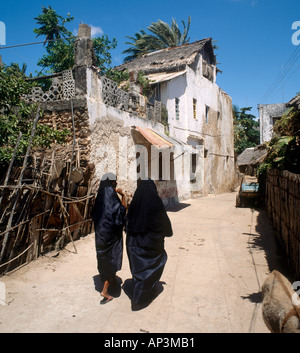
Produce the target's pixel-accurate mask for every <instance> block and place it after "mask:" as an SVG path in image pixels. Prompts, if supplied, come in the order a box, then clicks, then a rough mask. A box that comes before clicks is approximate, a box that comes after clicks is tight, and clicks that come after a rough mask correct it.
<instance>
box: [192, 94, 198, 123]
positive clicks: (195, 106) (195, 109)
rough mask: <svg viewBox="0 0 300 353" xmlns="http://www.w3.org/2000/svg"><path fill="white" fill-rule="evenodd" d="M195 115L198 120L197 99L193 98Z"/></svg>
mask: <svg viewBox="0 0 300 353" xmlns="http://www.w3.org/2000/svg"><path fill="white" fill-rule="evenodd" d="M193 117H194V119H195V120H197V99H195V98H194V99H193Z"/></svg>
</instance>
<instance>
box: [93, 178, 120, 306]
mask: <svg viewBox="0 0 300 353" xmlns="http://www.w3.org/2000/svg"><path fill="white" fill-rule="evenodd" d="M116 185H117V182H116V176H115V175H114V174H112V173H108V174H105V175H104V176H103V177H102V180H101V182H100V187H99V190H98V194H97V197H96V200H95V205H94V208H93V213H92V215H93V221H94V228H95V243H96V253H97V263H98V271H99V274H100V278H101V280H102V281H103V282H104V285H103V290H102V292H101V295H102V296H103V297H104V298H103V300H102V301H101V304H105V303H107V302H109V301H110V300H112V299H113V298H112V296H110V295H109V293H108V287H109V286H110V284H111V283H112V282H113V281H114V280H115V278H116V272H117V271H119V270H120V269H121V267H122V258H123V237H122V232H123V226H124V221H125V214H126V207H125V196H124V194H123V192H122V190H121V189H117V190H116V189H115V188H116ZM117 192H118V193H119V194H120V195H121V196H122V202H121V201H120V199H119V197H118V195H117Z"/></svg>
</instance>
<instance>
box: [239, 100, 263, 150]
mask: <svg viewBox="0 0 300 353" xmlns="http://www.w3.org/2000/svg"><path fill="white" fill-rule="evenodd" d="M251 109H252V108H251V107H246V108H241V109H240V110H239V108H238V107H237V106H235V105H234V106H233V123H234V152H235V153H236V154H240V153H242V152H243V151H244V150H245V149H246V148H249V147H255V146H257V145H259V142H260V135H259V122H258V121H256V120H255V116H254V115H252V114H248V113H247V112H248V111H251Z"/></svg>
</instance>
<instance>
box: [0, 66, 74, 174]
mask: <svg viewBox="0 0 300 353" xmlns="http://www.w3.org/2000/svg"><path fill="white" fill-rule="evenodd" d="M31 88H32V84H30V83H28V82H26V81H25V77H24V74H22V73H21V72H20V71H18V70H16V69H15V68H14V67H7V66H4V67H0V167H1V168H3V169H5V168H6V167H7V165H8V164H9V162H10V161H11V158H12V154H13V152H14V149H15V145H16V142H17V139H18V136H19V132H22V139H21V141H20V144H19V148H18V151H17V155H16V162H18V161H21V160H22V159H23V156H24V155H25V153H26V150H27V147H28V143H29V139H30V136H31V130H32V125H33V120H34V117H35V115H36V113H37V106H36V105H35V104H31V105H28V104H26V103H25V102H24V101H23V100H22V95H23V94H26V93H28V91H29V89H31ZM67 134H69V132H68V131H67V130H64V131H58V130H54V129H52V128H51V127H49V126H45V125H42V124H37V126H36V132H35V138H34V141H33V147H38V148H40V147H50V146H51V144H52V143H54V142H57V143H63V142H64V141H65V137H66V136H67Z"/></svg>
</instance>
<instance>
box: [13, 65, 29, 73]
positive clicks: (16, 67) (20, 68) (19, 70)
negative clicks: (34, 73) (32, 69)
mask: <svg viewBox="0 0 300 353" xmlns="http://www.w3.org/2000/svg"><path fill="white" fill-rule="evenodd" d="M10 67H11V68H12V69H14V70H15V71H16V72H19V73H20V74H22V75H25V73H26V70H27V64H26V63H23V64H22V67H20V64H19V63H11V64H10Z"/></svg>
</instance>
